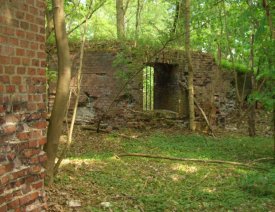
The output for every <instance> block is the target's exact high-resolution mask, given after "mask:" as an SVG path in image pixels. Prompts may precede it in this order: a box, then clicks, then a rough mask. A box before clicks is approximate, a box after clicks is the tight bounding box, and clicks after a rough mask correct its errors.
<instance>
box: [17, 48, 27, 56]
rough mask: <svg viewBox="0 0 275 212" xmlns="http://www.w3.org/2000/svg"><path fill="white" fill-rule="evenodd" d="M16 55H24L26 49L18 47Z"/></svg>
mask: <svg viewBox="0 0 275 212" xmlns="http://www.w3.org/2000/svg"><path fill="white" fill-rule="evenodd" d="M16 55H17V56H24V55H25V50H24V49H16Z"/></svg>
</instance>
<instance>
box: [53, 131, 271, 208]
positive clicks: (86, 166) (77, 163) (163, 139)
mask: <svg viewBox="0 0 275 212" xmlns="http://www.w3.org/2000/svg"><path fill="white" fill-rule="evenodd" d="M91 136H95V135H94V134H93V135H91ZM87 138H89V136H88V135H83V137H82V139H83V140H81V142H80V141H78V142H75V144H74V146H73V149H72V152H71V153H70V157H69V158H68V159H66V161H65V162H64V163H63V165H62V167H61V172H60V174H59V175H58V177H57V179H56V184H55V186H56V187H57V189H63V190H65V191H66V192H68V193H70V198H74V199H80V200H81V202H82V207H81V208H80V209H79V211H188V210H191V211H201V210H208V211H274V210H275V188H274V186H275V168H274V164H272V162H261V163H260V162H258V163H257V164H256V165H257V166H258V167H261V168H263V169H264V170H260V169H253V168H252V169H249V168H243V167H238V166H232V165H217V164H215V165H214V164H207V163H187V162H180V161H169V160H160V159H148V158H137V157H135V158H133V157H121V158H119V157H117V155H118V154H120V153H126V152H127V153H146V154H154V155H162V156H171V157H185V158H198V159H219V160H230V161H238V162H243V163H248V162H251V161H253V160H255V159H258V158H266V157H272V154H273V153H272V139H269V138H260V137H257V138H254V139H252V138H248V137H226V138H217V139H213V138H210V137H203V136H200V135H180V134H178V135H168V134H165V133H162V132H157V133H154V134H153V135H150V136H147V137H145V138H143V139H139V140H127V139H121V138H119V137H117V136H112V135H108V136H103V137H100V138H99V139H98V140H96V139H94V140H92V141H91V140H89V139H87ZM79 149H81V151H80V152H78V150H79ZM104 202H108V203H110V205H108V207H104V204H102V203H104ZM64 207H66V206H65V205H64Z"/></svg>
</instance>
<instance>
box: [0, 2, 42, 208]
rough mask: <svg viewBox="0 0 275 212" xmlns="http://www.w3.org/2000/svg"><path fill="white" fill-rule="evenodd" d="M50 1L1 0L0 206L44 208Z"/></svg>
mask: <svg viewBox="0 0 275 212" xmlns="http://www.w3.org/2000/svg"><path fill="white" fill-rule="evenodd" d="M44 9H45V1H43V0H0V211H1V212H2V211H3V212H4V211H44V210H46V201H45V194H44V175H45V170H44V169H43V167H42V163H43V162H44V161H45V160H46V155H45V153H44V152H43V151H42V147H43V145H44V144H45V142H46V138H45V133H46V126H47V122H46V120H45V116H46V103H45V101H46V76H45V65H46V61H45V60H46V54H45V35H44V34H45V29H44V28H45V21H44Z"/></svg>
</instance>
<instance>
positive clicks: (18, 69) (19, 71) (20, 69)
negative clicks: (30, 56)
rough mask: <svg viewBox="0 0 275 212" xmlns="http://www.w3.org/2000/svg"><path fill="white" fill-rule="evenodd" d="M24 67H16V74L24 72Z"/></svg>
mask: <svg viewBox="0 0 275 212" xmlns="http://www.w3.org/2000/svg"><path fill="white" fill-rule="evenodd" d="M25 73H26V67H17V74H25Z"/></svg>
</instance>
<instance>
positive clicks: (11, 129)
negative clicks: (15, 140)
mask: <svg viewBox="0 0 275 212" xmlns="http://www.w3.org/2000/svg"><path fill="white" fill-rule="evenodd" d="M2 130H3V132H4V134H6V135H8V134H13V133H15V132H16V125H5V126H2Z"/></svg>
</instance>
